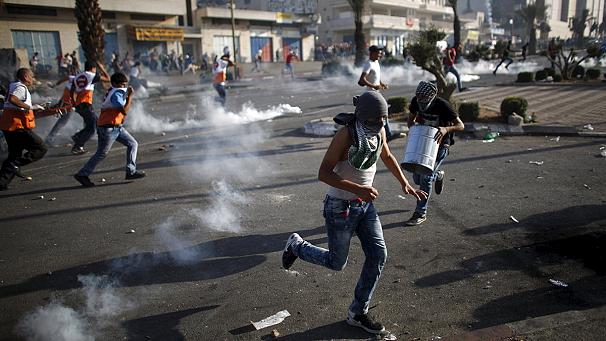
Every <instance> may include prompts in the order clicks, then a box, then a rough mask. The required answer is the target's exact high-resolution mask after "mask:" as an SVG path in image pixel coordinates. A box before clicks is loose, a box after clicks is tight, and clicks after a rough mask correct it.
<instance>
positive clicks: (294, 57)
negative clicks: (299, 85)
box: [284, 50, 299, 79]
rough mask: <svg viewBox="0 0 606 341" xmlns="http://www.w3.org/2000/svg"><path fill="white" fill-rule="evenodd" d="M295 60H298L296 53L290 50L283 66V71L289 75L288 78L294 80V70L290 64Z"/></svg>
mask: <svg viewBox="0 0 606 341" xmlns="http://www.w3.org/2000/svg"><path fill="white" fill-rule="evenodd" d="M295 60H299V57H298V56H297V53H296V52H294V51H293V50H290V51H289V52H288V55H287V56H286V64H285V65H284V70H286V72H288V73H290V78H292V79H295V70H294V68H293V66H292V62H293V61H295Z"/></svg>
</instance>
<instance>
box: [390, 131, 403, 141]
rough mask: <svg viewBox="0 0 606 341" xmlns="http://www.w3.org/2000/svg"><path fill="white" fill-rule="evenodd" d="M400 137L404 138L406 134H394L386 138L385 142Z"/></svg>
mask: <svg viewBox="0 0 606 341" xmlns="http://www.w3.org/2000/svg"><path fill="white" fill-rule="evenodd" d="M401 137H406V133H395V134H391V135H389V136H388V137H387V142H389V141H392V140H395V139H399V138H401Z"/></svg>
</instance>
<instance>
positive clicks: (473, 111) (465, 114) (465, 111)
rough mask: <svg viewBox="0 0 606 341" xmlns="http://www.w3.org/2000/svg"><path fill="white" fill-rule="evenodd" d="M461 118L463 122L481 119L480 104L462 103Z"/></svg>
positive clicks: (460, 106)
mask: <svg viewBox="0 0 606 341" xmlns="http://www.w3.org/2000/svg"><path fill="white" fill-rule="evenodd" d="M459 116H460V117H461V120H462V121H463V122H474V121H475V120H477V119H478V117H480V104H479V103H478V102H461V103H460V104H459Z"/></svg>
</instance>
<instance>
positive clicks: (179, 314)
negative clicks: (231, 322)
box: [122, 305, 220, 341]
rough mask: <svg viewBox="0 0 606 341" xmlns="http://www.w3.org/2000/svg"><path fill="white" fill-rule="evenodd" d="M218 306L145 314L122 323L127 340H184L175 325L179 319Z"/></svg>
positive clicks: (177, 324)
mask: <svg viewBox="0 0 606 341" xmlns="http://www.w3.org/2000/svg"><path fill="white" fill-rule="evenodd" d="M218 307H220V306H219V305H211V306H206V307H199V308H191V309H185V310H180V311H174V312H172V313H165V314H159V315H152V316H146V317H142V318H138V319H135V320H129V321H126V322H123V323H122V325H123V326H124V328H125V329H126V330H127V332H128V340H131V341H137V340H144V341H147V340H170V341H179V340H185V336H184V335H183V334H181V332H179V330H178V329H177V327H178V326H179V321H181V320H182V319H183V318H185V317H188V316H190V315H194V314H196V313H199V312H201V311H208V310H213V309H216V308H218Z"/></svg>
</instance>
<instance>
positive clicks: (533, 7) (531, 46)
mask: <svg viewBox="0 0 606 341" xmlns="http://www.w3.org/2000/svg"><path fill="white" fill-rule="evenodd" d="M516 14H517V15H518V16H519V17H520V18H522V20H524V22H525V23H526V31H527V34H528V54H536V53H537V28H538V26H537V22H540V21H544V20H545V19H546V18H547V6H546V5H545V1H544V0H538V1H536V2H531V3H528V4H527V5H526V6H524V7H522V8H521V9H519V10H517V11H516Z"/></svg>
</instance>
